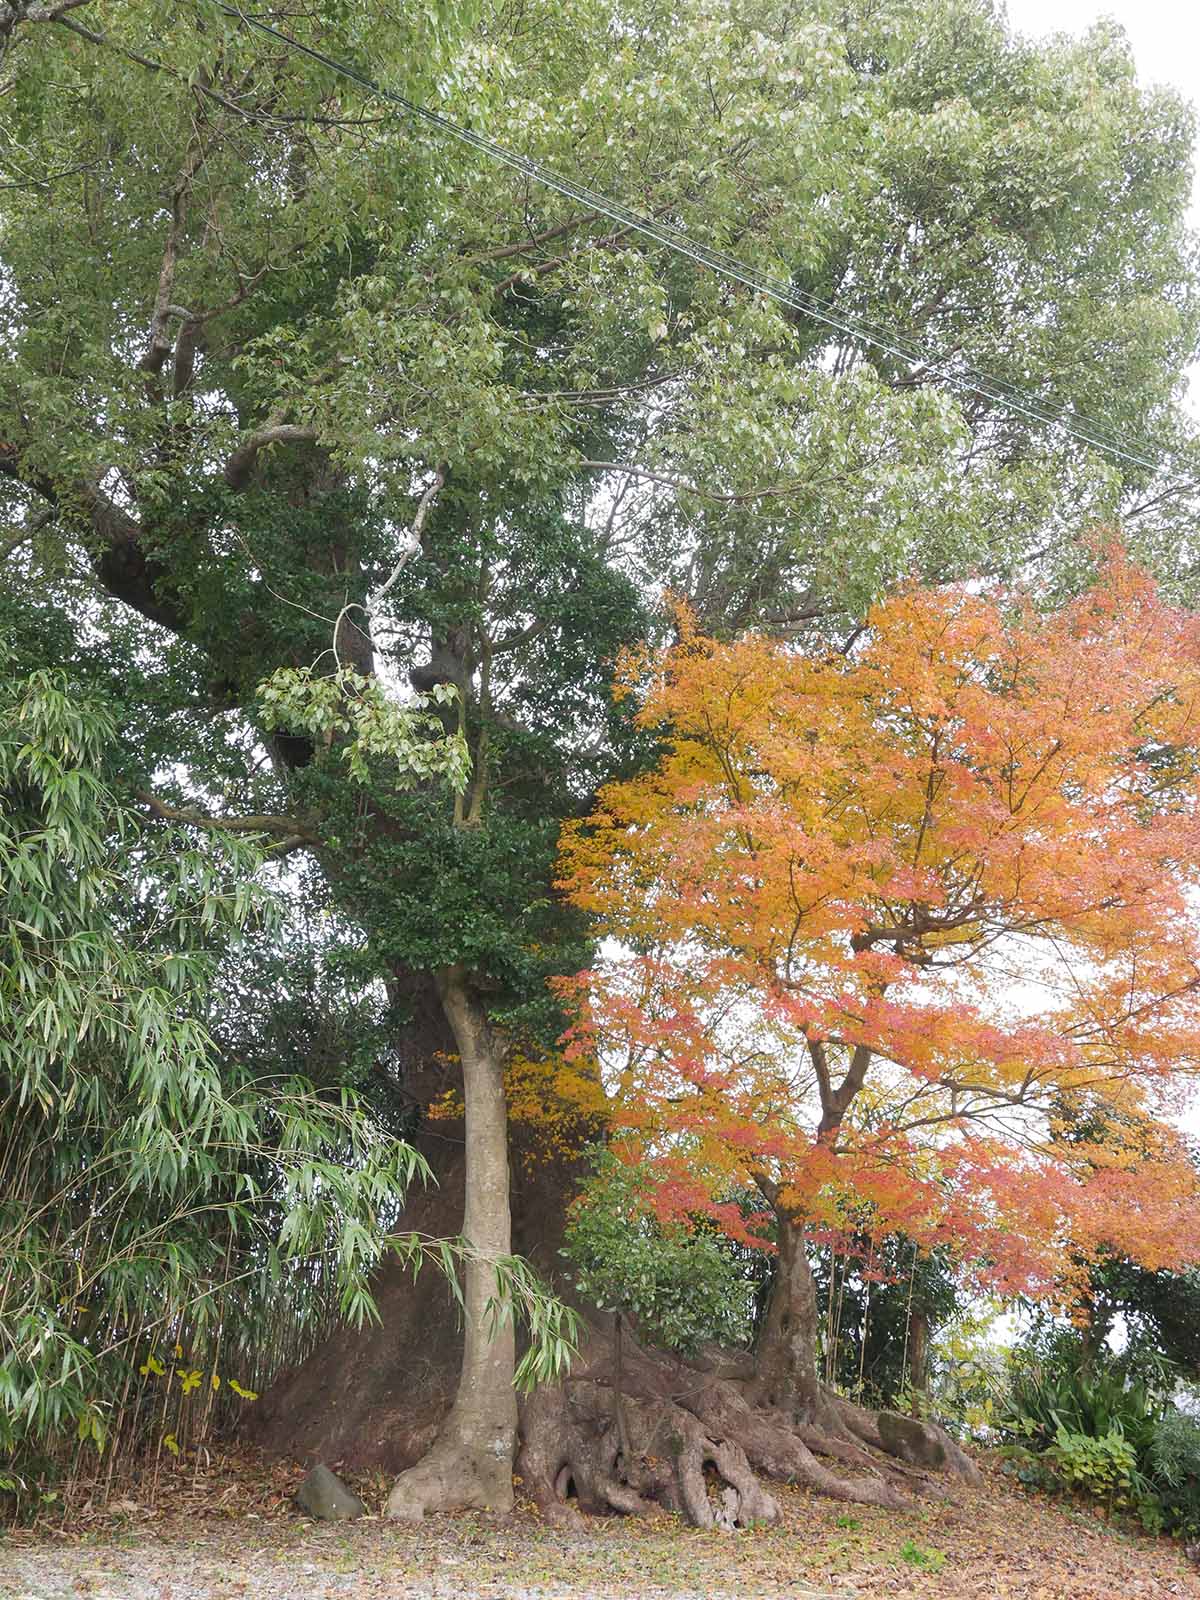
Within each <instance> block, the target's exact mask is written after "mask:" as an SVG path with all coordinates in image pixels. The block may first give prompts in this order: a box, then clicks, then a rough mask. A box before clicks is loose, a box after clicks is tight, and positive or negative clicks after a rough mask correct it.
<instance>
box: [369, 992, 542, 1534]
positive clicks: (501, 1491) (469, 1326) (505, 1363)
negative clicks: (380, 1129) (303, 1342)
mask: <svg viewBox="0 0 1200 1600" xmlns="http://www.w3.org/2000/svg"><path fill="white" fill-rule="evenodd" d="M437 984H438V992H439V994H440V996H441V1000H442V1005H443V1007H444V1009H445V1013H446V1020H447V1021H448V1022H449V1024H450V1027H451V1030H452V1031H453V1033H454V1038H455V1042H456V1043H457V1045H458V1053H459V1057H460V1059H461V1061H462V1070H463V1102H464V1106H465V1123H466V1173H465V1180H466V1199H465V1205H464V1210H463V1237H464V1239H465V1240H466V1243H467V1246H468V1248H469V1250H470V1255H469V1257H468V1259H467V1262H466V1265H465V1268H464V1272H463V1279H464V1301H465V1304H464V1310H463V1320H464V1335H463V1356H462V1369H461V1372H460V1374H459V1382H458V1392H457V1394H456V1395H455V1399H454V1403H453V1405H452V1406H451V1408H450V1412H449V1415H448V1416H447V1417H446V1420H445V1422H444V1423H443V1424H442V1427H441V1430H440V1432H439V1433H438V1436H437V1439H436V1440H435V1441H434V1444H433V1446H432V1448H431V1449H430V1451H429V1453H428V1454H427V1455H426V1456H424V1457H423V1459H422V1460H420V1461H419V1462H418V1463H417V1464H416V1466H414V1467H411V1468H409V1470H408V1471H407V1472H404V1473H402V1474H401V1475H400V1477H399V1478H398V1479H397V1480H396V1484H395V1486H394V1488H393V1489H392V1492H391V1494H390V1496H389V1497H388V1503H387V1509H388V1515H389V1516H392V1517H400V1518H404V1519H406V1520H419V1519H420V1518H421V1517H422V1516H424V1514H425V1513H426V1512H427V1511H455V1510H462V1509H465V1508H468V1507H475V1508H479V1509H484V1510H490V1511H507V1510H510V1509H511V1507H512V1503H513V1484H512V1462H513V1454H514V1451H515V1449H516V1436H517V1401H516V1393H515V1391H514V1389H513V1371H514V1367H515V1364H516V1338H515V1329H514V1325H513V1318H512V1316H511V1315H507V1316H504V1315H499V1314H496V1308H497V1306H498V1295H499V1290H498V1284H497V1278H496V1262H497V1260H499V1259H500V1258H501V1257H504V1256H508V1255H510V1254H511V1253H512V1221H511V1214H510V1209H509V1173H508V1123H507V1117H506V1114H505V1105H504V1076H503V1055H502V1051H501V1049H500V1047H499V1044H498V1041H497V1040H496V1038H495V1035H494V1034H493V1032H492V1029H491V1027H490V1025H489V1023H488V1019H487V1013H486V1011H485V1009H484V1006H483V1003H482V1001H481V1000H480V998H479V996H478V995H477V994H476V993H475V991H474V990H473V988H472V987H471V984H470V982H469V980H468V978H467V976H466V974H465V973H464V972H463V971H462V969H461V968H459V967H450V968H446V969H444V970H443V971H441V972H439V973H438V975H437ZM489 1306H491V1307H492V1308H493V1309H492V1312H491V1314H489Z"/></svg>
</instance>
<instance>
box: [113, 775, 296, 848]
mask: <svg viewBox="0 0 1200 1600" xmlns="http://www.w3.org/2000/svg"><path fill="white" fill-rule="evenodd" d="M134 793H135V794H136V796H137V798H138V799H139V800H140V801H142V803H143V804H144V805H147V806H149V807H150V810H151V811H153V813H154V815H155V816H156V817H161V818H162V819H163V821H164V822H186V823H189V824H190V825H191V826H193V827H196V828H208V829H210V830H211V831H213V832H215V833H274V834H278V835H279V836H280V843H279V844H278V845H274V846H272V847H271V853H272V855H280V854H287V853H288V852H289V851H291V850H297V849H301V848H308V849H316V848H317V847H318V846H319V845H320V843H321V839H320V837H319V835H317V834H316V833H314V832H313V831H312V829H311V828H309V827H307V826H306V825H305V824H304V823H303V822H301V821H300V820H299V818H298V817H279V816H272V815H269V814H268V815H264V816H258V817H210V816H209V815H208V814H207V812H204V811H196V810H194V809H193V808H192V807H190V806H173V805H168V803H167V802H166V801H165V800H160V799H159V797H158V796H157V795H156V794H151V793H150V791H149V790H148V789H135V790H134Z"/></svg>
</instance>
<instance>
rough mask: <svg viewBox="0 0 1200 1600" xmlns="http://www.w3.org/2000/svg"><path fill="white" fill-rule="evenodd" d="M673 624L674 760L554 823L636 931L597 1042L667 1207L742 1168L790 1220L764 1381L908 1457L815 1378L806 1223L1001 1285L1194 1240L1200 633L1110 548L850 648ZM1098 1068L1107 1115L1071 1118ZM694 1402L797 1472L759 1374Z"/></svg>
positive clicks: (954, 602) (660, 663)
mask: <svg viewBox="0 0 1200 1600" xmlns="http://www.w3.org/2000/svg"><path fill="white" fill-rule="evenodd" d="M679 629H680V637H679V639H678V642H677V643H676V644H675V645H673V646H672V647H671V648H669V649H666V650H663V651H658V652H655V651H650V652H646V653H643V654H641V655H638V656H636V657H634V658H633V659H632V660H630V661H629V662H628V663H627V665H626V671H625V677H624V684H625V688H626V690H627V692H628V693H630V694H632V695H634V696H636V698H637V703H638V717H639V719H640V720H641V722H642V723H643V724H644V726H646V727H647V728H659V729H661V730H662V734H663V737H664V739H665V741H666V752H665V754H664V755H663V757H662V759H661V760H660V762H659V763H658V765H657V766H656V767H654V769H653V770H651V771H649V772H647V773H644V774H642V775H641V776H639V777H636V778H633V779H631V780H627V781H625V782H620V783H614V784H611V785H608V786H606V787H605V788H604V789H602V790H601V793H600V797H599V802H598V807H597V810H596V811H595V812H594V813H593V815H592V816H591V817H590V818H589V819H587V821H585V822H581V823H576V824H572V825H570V826H569V827H568V828H567V830H566V833H565V837H564V874H565V886H566V887H567V888H568V889H569V891H570V893H571V896H572V898H573V899H574V901H575V902H576V904H578V905H579V906H581V907H582V908H584V909H586V910H587V911H589V912H590V913H592V914H593V916H595V917H596V919H597V921H598V925H599V928H600V929H601V931H602V932H604V933H605V934H607V935H609V936H612V937H615V938H616V939H619V940H620V941H622V943H623V945H624V946H625V947H626V950H627V953H626V954H624V955H621V954H618V953H615V952H614V953H613V954H612V955H611V956H610V957H609V958H608V959H606V960H605V961H604V962H603V963H601V964H600V965H598V966H597V967H596V969H595V970H594V971H593V972H591V973H589V974H585V975H584V976H583V977H582V978H581V979H580V980H578V987H579V990H580V994H581V998H582V999H583V1001H584V1003H585V1006H586V1011H585V1018H584V1026H583V1032H582V1035H581V1037H582V1040H583V1042H584V1046H585V1047H586V1048H587V1049H589V1050H591V1049H596V1048H598V1049H599V1050H600V1051H601V1052H602V1054H603V1055H604V1057H605V1058H607V1060H608V1062H609V1064H610V1071H611V1072H612V1075H613V1078H614V1082H615V1086H616V1087H615V1097H616V1105H617V1107H618V1108H619V1110H618V1112H617V1117H618V1121H619V1123H620V1124H621V1125H623V1126H624V1127H625V1129H626V1130H627V1137H630V1138H633V1139H636V1140H637V1141H638V1145H639V1147H640V1150H641V1153H642V1158H643V1159H644V1160H646V1161H648V1162H654V1163H656V1164H657V1166H658V1168H659V1172H660V1187H659V1192H658V1209H659V1212H660V1214H661V1215H662V1216H663V1217H664V1218H665V1219H667V1220H669V1221H678V1220H681V1219H683V1218H685V1217H686V1216H687V1215H689V1214H692V1213H696V1212H703V1211H704V1210H705V1209H706V1208H707V1209H708V1211H709V1212H710V1213H711V1215H712V1216H713V1217H714V1218H717V1219H718V1220H720V1219H726V1220H731V1221H732V1222H733V1224H734V1226H737V1225H738V1223H739V1220H740V1219H739V1218H737V1217H734V1218H732V1219H730V1216H729V1208H728V1207H727V1206H724V1205H722V1204H720V1203H719V1202H720V1197H721V1195H722V1194H724V1193H726V1192H728V1190H729V1188H730V1187H731V1186H734V1185H736V1184H739V1183H745V1182H747V1181H752V1182H753V1183H755V1184H756V1185H757V1186H758V1188H759V1190H760V1191H761V1193H762V1196H763V1200H764V1204H765V1205H767V1206H769V1207H770V1208H771V1210H772V1211H773V1212H774V1222H775V1229H776V1239H777V1249H778V1264H777V1269H776V1275H775V1281H774V1285H773V1289H772V1298H771V1302H770V1304H769V1307H768V1310H767V1315H766V1320H765V1325H764V1329H763V1333H762V1336H761V1338H760V1340H759V1342H758V1344H757V1347H756V1349H755V1352H754V1365H753V1371H752V1372H751V1373H749V1374H748V1375H747V1378H746V1380H745V1382H744V1384H743V1387H742V1391H741V1392H742V1394H743V1395H744V1396H745V1398H746V1399H748V1400H750V1401H752V1402H757V1403H758V1404H759V1405H761V1406H762V1407H765V1408H767V1411H768V1413H769V1415H770V1416H771V1417H772V1418H774V1419H776V1420H777V1421H778V1422H780V1423H785V1424H798V1425H799V1427H800V1434H801V1436H802V1437H803V1438H804V1439H805V1440H806V1441H807V1442H808V1443H810V1444H813V1445H816V1446H817V1447H818V1448H826V1449H828V1448H830V1447H831V1446H836V1445H837V1444H838V1443H839V1442H840V1443H841V1444H842V1445H843V1446H845V1445H852V1444H853V1442H854V1441H855V1440H865V1441H867V1442H870V1443H872V1444H876V1445H880V1444H882V1445H883V1446H885V1447H887V1446H889V1445H891V1444H893V1443H894V1442H895V1440H894V1438H893V1437H892V1429H893V1427H894V1425H893V1424H892V1423H891V1421H890V1420H889V1419H888V1414H886V1413H885V1414H884V1416H883V1419H882V1420H881V1421H876V1420H875V1419H873V1418H872V1417H871V1416H870V1414H869V1413H866V1412H864V1411H862V1410H860V1409H859V1408H857V1407H855V1406H851V1405H849V1404H848V1403H847V1402H845V1401H844V1400H842V1399H841V1398H840V1397H839V1396H837V1395H836V1394H834V1393H833V1392H831V1391H830V1390H829V1389H827V1388H826V1387H825V1386H824V1385H823V1384H822V1383H821V1382H820V1380H819V1377H818V1372H817V1363H816V1336H817V1300H816V1293H815V1290H814V1285H813V1279H812V1273H811V1269H810V1266H809V1262H808V1257H807V1253H806V1249H805V1239H806V1234H808V1233H809V1232H811V1230H813V1229H816V1228H820V1227H829V1226H831V1225H832V1226H836V1225H838V1224H839V1223H840V1222H842V1221H844V1219H845V1217H846V1216H847V1215H854V1216H856V1217H858V1218H860V1219H861V1218H863V1217H866V1218H868V1219H873V1220H874V1223H875V1226H876V1228H877V1230H878V1232H879V1233H880V1234H881V1235H885V1234H887V1233H890V1232H893V1231H895V1230H897V1229H903V1231H904V1232H905V1233H906V1234H907V1235H908V1236H909V1237H910V1238H911V1239H913V1240H914V1242H918V1243H921V1244H923V1245H924V1246H926V1247H932V1246H934V1245H937V1246H941V1247H942V1248H943V1249H946V1250H948V1251H950V1252H951V1253H952V1255H953V1256H954V1258H955V1259H957V1260H958V1261H959V1262H960V1263H961V1264H962V1265H963V1267H964V1268H965V1269H967V1270H969V1271H971V1272H972V1273H973V1274H974V1276H975V1278H976V1280H977V1281H978V1282H979V1283H980V1284H981V1285H984V1286H986V1287H987V1288H989V1289H991V1290H994V1291H998V1292H1000V1293H1001V1294H1004V1295H1012V1294H1013V1293H1014V1292H1016V1291H1023V1292H1026V1293H1034V1294H1037V1293H1039V1292H1041V1293H1043V1294H1045V1293H1048V1292H1050V1291H1052V1290H1053V1289H1054V1288H1055V1286H1056V1284H1057V1283H1059V1282H1061V1280H1062V1278H1063V1276H1064V1273H1065V1272H1066V1271H1067V1268H1068V1267H1069V1265H1070V1264H1071V1262H1072V1261H1074V1262H1077V1263H1078V1264H1079V1266H1080V1270H1082V1271H1083V1272H1084V1279H1083V1281H1084V1282H1086V1269H1085V1268H1083V1265H1082V1264H1083V1262H1085V1261H1086V1260H1087V1259H1088V1258H1094V1257H1095V1256H1096V1255H1097V1254H1099V1253H1100V1252H1102V1251H1109V1252H1116V1253H1119V1254H1121V1255H1124V1256H1127V1257H1129V1258H1130V1259H1133V1260H1136V1261H1139V1262H1141V1263H1142V1264H1143V1265H1145V1266H1147V1267H1150V1268H1158V1269H1161V1268H1171V1269H1182V1268H1184V1267H1187V1266H1194V1265H1195V1264H1196V1260H1197V1258H1198V1257H1200V1245H1198V1244H1197V1240H1198V1237H1200V1235H1198V1233H1197V1223H1198V1222H1200V1186H1198V1185H1197V1182H1196V1173H1195V1169H1194V1167H1193V1165H1192V1163H1191V1161H1190V1160H1189V1159H1188V1153H1187V1150H1186V1148H1185V1147H1184V1145H1183V1142H1182V1140H1181V1139H1180V1137H1179V1136H1178V1135H1177V1134H1176V1133H1175V1132H1174V1130H1173V1129H1172V1127H1171V1125H1170V1122H1169V1120H1164V1119H1165V1117H1166V1114H1167V1112H1168V1111H1169V1110H1170V1108H1171V1106H1172V1105H1173V1104H1174V1105H1177V1104H1178V1103H1179V1098H1180V1095H1181V1093H1182V1090H1183V1087H1184V1086H1185V1085H1187V1084H1190V1083H1192V1082H1193V1081H1194V1078H1195V1075H1196V1073H1197V1070H1198V1069H1200V922H1198V920H1197V916H1196V909H1195V892H1196V888H1197V886H1198V883H1200V865H1198V864H1197V848H1196V847H1197V842H1198V837H1197V829H1198V826H1200V812H1198V805H1200V627H1198V625H1197V623H1196V621H1195V619H1194V617H1192V616H1190V615H1188V614H1186V613H1184V612H1182V611H1179V610H1175V609H1172V608H1171V607H1169V606H1168V605H1166V604H1165V603H1164V602H1163V601H1162V600H1161V599H1160V598H1159V596H1158V594H1157V593H1156V591H1155V589H1154V586H1153V585H1152V583H1151V582H1150V581H1149V580H1148V579H1147V578H1146V577H1144V576H1143V575H1142V574H1140V573H1139V572H1138V571H1136V570H1135V569H1133V568H1132V567H1130V566H1129V565H1128V564H1127V562H1126V560H1125V558H1124V557H1123V555H1122V554H1121V553H1120V552H1119V551H1116V550H1114V551H1112V552H1110V554H1109V555H1108V557H1107V559H1106V561H1105V563H1104V566H1103V569H1102V573H1101V576H1100V579H1099V581H1098V582H1097V584H1096V585H1095V587H1093V588H1092V589H1090V590H1089V591H1087V592H1086V593H1085V594H1084V595H1083V596H1082V597H1081V598H1079V599H1077V600H1076V601H1074V602H1073V603H1071V604H1070V605H1069V606H1068V607H1066V608H1065V610H1063V611H1061V612H1052V613H1050V614H1039V613H1038V612H1037V611H1035V610H1034V609H1033V607H1032V606H1031V605H1030V603H1029V600H1028V597H1027V596H1023V595H1020V594H999V595H983V594H979V593H974V592H972V591H971V590H969V589H965V588H962V587H958V588H946V589H943V590H940V591H933V590H928V589H921V588H915V587H914V588H908V589H906V590H904V591H903V592H902V593H901V594H899V595H898V596H897V597H895V598H893V599H891V600H888V601H885V602H883V603H882V604H880V605H879V606H877V607H876V608H874V609H873V610H872V612H871V613H870V614H869V617H868V620H867V627H866V633H865V636H864V638H863V640H862V641H861V643H860V644H859V646H858V647H857V648H856V649H855V650H854V651H853V652H851V653H849V654H842V653H837V652H832V653H830V654H827V655H825V656H820V655H816V654H811V655H801V654H798V653H796V652H794V651H791V650H789V649H788V648H787V647H785V646H783V645H780V644H779V643H777V642H775V641H772V640H770V639H767V638H764V637H762V636H749V637H746V638H744V639H742V640H741V641H739V642H736V643H732V644H720V643H716V642H713V641H711V640H708V639H705V638H703V637H701V636H699V635H698V634H697V633H696V632H695V631H694V629H693V627H692V624H691V622H690V619H689V617H688V616H687V614H686V612H681V614H680V618H679ZM1085 1093H1086V1095H1087V1096H1088V1097H1089V1102H1090V1105H1091V1118H1092V1120H1093V1121H1095V1122H1096V1124H1097V1127H1098V1129H1099V1130H1100V1131H1099V1132H1098V1133H1097V1137H1096V1138H1094V1139H1093V1140H1091V1141H1082V1140H1080V1139H1079V1138H1078V1137H1075V1136H1074V1131H1075V1130H1073V1129H1072V1128H1071V1127H1070V1126H1069V1125H1068V1124H1066V1123H1064V1121H1063V1120H1062V1118H1061V1116H1057V1115H1056V1114H1055V1110H1056V1107H1057V1106H1058V1105H1060V1104H1061V1102H1062V1100H1063V1098H1064V1097H1065V1098H1067V1099H1071V1098H1076V1097H1079V1096H1081V1095H1083V1094H1085ZM860 1225H861V1224H860ZM1068 1258H1069V1259H1068ZM716 1392H718V1391H717V1390H716V1389H715V1387H714V1393H716ZM645 1397H646V1398H647V1399H651V1398H657V1397H655V1396H654V1395H653V1391H652V1389H650V1388H649V1387H648V1388H647V1391H646V1392H645ZM692 1404H693V1406H694V1409H695V1410H696V1411H698V1412H699V1414H700V1416H701V1418H702V1419H705V1420H708V1421H709V1424H710V1431H711V1432H712V1433H713V1435H714V1436H715V1437H720V1438H722V1439H723V1440H724V1441H725V1443H726V1445H728V1444H729V1443H730V1441H737V1442H740V1443H741V1444H742V1445H743V1446H744V1448H745V1450H746V1452H747V1455H748V1456H749V1458H750V1460H751V1462H752V1463H753V1462H754V1461H755V1459H756V1457H758V1460H759V1464H760V1465H762V1466H764V1467H766V1468H767V1469H768V1470H774V1469H776V1468H777V1466H778V1454H777V1452H778V1449H779V1445H778V1439H777V1436H776V1435H777V1431H778V1430H770V1431H767V1432H765V1433H764V1430H763V1423H762V1421H761V1418H760V1416H759V1415H758V1413H756V1412H755V1411H753V1410H752V1409H750V1408H749V1407H745V1406H744V1402H743V1406H744V1409H743V1410H742V1411H740V1412H735V1411H733V1410H732V1409H731V1406H730V1403H729V1401H728V1399H727V1398H725V1397H723V1396H722V1398H721V1400H720V1402H719V1407H718V1409H716V1410H715V1411H714V1414H713V1415H711V1416H709V1417H707V1418H706V1415H705V1410H704V1402H703V1400H701V1401H700V1402H699V1403H695V1402H693V1403H692ZM658 1425H659V1426H670V1424H661V1423H660V1424H658ZM791 1470H792V1471H793V1472H795V1473H796V1474H797V1475H800V1476H805V1475H808V1476H813V1474H812V1471H811V1468H809V1469H808V1471H807V1474H806V1470H805V1465H804V1464H803V1463H802V1462H801V1461H800V1460H798V1459H796V1457H795V1452H793V1461H792V1464H791ZM815 1481H817V1482H818V1483H820V1482H821V1479H820V1477H819V1476H818V1477H816V1479H815ZM836 1492H839V1493H843V1494H851V1493H853V1494H854V1495H855V1497H857V1498H863V1499H868V1498H872V1497H878V1498H880V1499H882V1500H884V1501H886V1500H887V1499H888V1498H889V1495H890V1490H889V1486H888V1485H887V1484H886V1482H880V1483H877V1484H874V1485H873V1484H871V1483H869V1482H868V1483H865V1484H862V1483H860V1484H854V1485H850V1484H848V1483H845V1484H840V1485H839V1486H838V1487H837V1490H836Z"/></svg>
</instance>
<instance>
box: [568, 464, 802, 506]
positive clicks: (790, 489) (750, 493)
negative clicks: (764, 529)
mask: <svg viewBox="0 0 1200 1600" xmlns="http://www.w3.org/2000/svg"><path fill="white" fill-rule="evenodd" d="M579 465H580V466H581V467H584V468H586V469H588V470H589V471H592V472H621V473H624V474H625V475H626V476H627V477H631V478H646V479H648V480H649V481H650V482H651V483H661V484H663V485H664V486H665V487H666V488H668V489H676V490H678V491H680V492H681V493H683V494H694V495H696V496H697V497H698V498H699V499H701V500H712V501H714V502H715V503H717V504H720V505H733V506H737V505H744V504H746V503H747V502H748V501H750V500H772V499H780V498H782V497H784V496H786V495H790V494H795V493H796V491H797V490H799V489H804V488H807V487H808V485H807V483H805V482H804V481H803V480H800V479H797V480H796V481H795V482H793V483H782V484H772V485H770V486H769V487H767V488H763V489H745V490H741V491H739V492H738V493H735V494H721V493H719V492H717V491H716V490H714V489H701V488H700V487H699V485H698V484H694V483H688V482H686V481H685V480H684V479H683V478H671V477H668V476H667V474H666V473H665V472H652V471H651V470H650V468H649V467H638V466H635V465H634V464H633V463H632V462H630V461H581V462H580V463H579Z"/></svg>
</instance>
